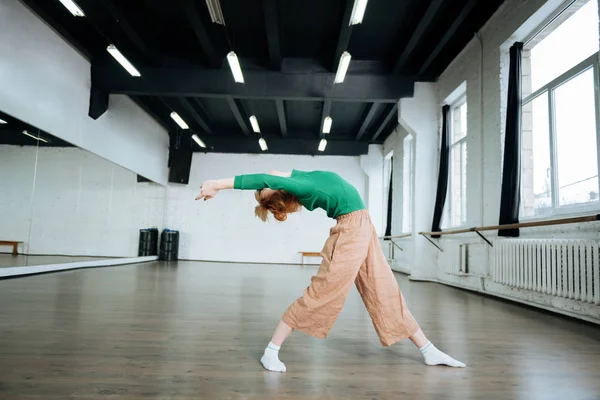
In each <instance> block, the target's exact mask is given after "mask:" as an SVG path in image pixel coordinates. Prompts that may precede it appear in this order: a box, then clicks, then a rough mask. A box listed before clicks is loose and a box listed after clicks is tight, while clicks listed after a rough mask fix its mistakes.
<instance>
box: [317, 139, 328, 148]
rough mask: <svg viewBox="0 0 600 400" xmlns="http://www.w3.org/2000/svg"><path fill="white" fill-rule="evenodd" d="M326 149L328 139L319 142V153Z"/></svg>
mask: <svg viewBox="0 0 600 400" xmlns="http://www.w3.org/2000/svg"><path fill="white" fill-rule="evenodd" d="M325 147H327V139H321V141H320V142H319V151H325Z"/></svg>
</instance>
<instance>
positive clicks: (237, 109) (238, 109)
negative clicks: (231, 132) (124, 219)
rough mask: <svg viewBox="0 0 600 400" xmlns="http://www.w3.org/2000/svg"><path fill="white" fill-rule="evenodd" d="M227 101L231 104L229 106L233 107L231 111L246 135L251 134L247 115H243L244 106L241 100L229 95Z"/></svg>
mask: <svg viewBox="0 0 600 400" xmlns="http://www.w3.org/2000/svg"><path fill="white" fill-rule="evenodd" d="M227 103H228V104H229V108H231V112H232V113H233V116H234V117H235V120H236V121H237V123H238V125H239V126H240V128H241V129H242V132H244V135H246V136H250V129H248V125H246V117H245V116H244V115H242V111H243V109H244V108H243V106H242V104H241V103H240V101H239V100H236V99H234V98H233V97H227Z"/></svg>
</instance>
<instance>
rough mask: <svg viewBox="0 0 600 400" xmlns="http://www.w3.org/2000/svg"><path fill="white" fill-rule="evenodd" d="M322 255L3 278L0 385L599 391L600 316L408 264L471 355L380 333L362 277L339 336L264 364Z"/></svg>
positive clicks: (25, 389) (96, 390)
mask: <svg viewBox="0 0 600 400" xmlns="http://www.w3.org/2000/svg"><path fill="white" fill-rule="evenodd" d="M315 271H316V269H315V268H314V267H310V268H304V269H302V268H300V267H295V266H265V265H252V264H249V265H241V264H219V263H197V262H179V263H176V264H172V265H166V264H163V263H158V262H155V263H148V264H141V265H133V266H120V267H110V268H98V269H93V270H80V271H70V272H63V273H56V274H48V275H38V276H32V277H26V278H19V279H8V280H2V281H0V304H1V305H2V306H1V307H0V371H1V373H0V399H11V400H12V399H98V398H106V399H111V400H113V399H127V400H135V399H151V398H156V399H219V400H222V399H240V400H241V399H278V400H287V399H289V400H291V399H303V400H305V399H335V400H342V399H344V400H345V399H361V400H364V399H367V400H373V399H377V400H384V399H403V400H409V399H423V400H429V399H461V400H464V399H488V400H489V399H520V400H525V399H543V400H550V399H569V400H578V399H590V400H591V399H598V398H600V327H596V326H592V325H586V324H583V323H579V322H575V321H572V320H568V319H564V318H562V317H558V316H553V315H549V314H545V313H542V312H539V311H537V310H533V309H530V308H525V307H522V306H520V305H517V304H512V303H505V302H500V301H497V300H494V299H491V298H486V297H482V296H479V295H475V294H471V293H469V292H465V291H461V290H456V289H453V288H449V287H445V286H442V285H437V284H433V283H414V282H408V280H407V279H406V277H404V276H402V275H398V276H397V278H398V281H399V282H400V284H401V287H402V288H403V291H404V294H405V297H406V299H407V301H408V302H409V306H410V307H411V309H412V311H413V314H415V316H416V317H417V320H419V322H420V323H421V326H422V328H423V330H424V331H425V333H426V334H427V335H428V336H429V338H430V339H431V340H432V341H433V342H434V343H435V344H436V345H437V346H438V347H439V348H440V349H441V350H443V351H446V352H448V353H449V354H451V355H452V356H454V357H456V358H457V359H459V360H461V361H464V362H466V363H467V364H468V368H466V369H450V368H445V367H427V366H425V365H424V364H422V361H421V360H422V358H421V355H420V354H419V352H418V351H417V350H416V349H415V348H414V347H413V346H412V344H411V343H410V342H408V341H406V342H402V343H399V344H397V345H395V346H393V347H392V348H383V347H381V346H380V345H379V342H378V339H377V336H376V335H375V332H374V331H373V328H372V326H371V323H370V320H369V316H368V314H367V313H366V311H365V310H364V308H363V306H362V302H361V300H360V297H359V296H358V294H357V292H356V290H353V291H352V293H351V295H350V298H349V299H348V302H347V304H346V307H345V308H344V310H343V311H342V315H341V316H340V318H339V320H338V322H337V324H336V326H335V327H334V330H333V331H332V333H331V335H330V337H329V339H327V340H325V341H322V340H318V339H314V338H311V337H308V336H306V335H304V334H302V333H295V334H293V335H292V337H291V338H290V339H289V340H288V341H287V342H286V343H285V346H284V347H283V348H282V350H281V353H280V356H281V359H282V361H284V362H285V363H286V364H287V367H288V372H287V373H285V374H275V373H270V372H266V371H264V370H263V369H262V367H261V365H260V364H259V358H260V356H261V353H262V350H263V349H264V347H265V345H266V344H267V343H268V341H269V339H270V335H271V334H272V331H273V329H274V328H275V325H276V324H277V322H278V320H279V316H280V315H281V313H282V312H283V311H284V310H285V308H286V307H287V305H288V304H289V303H290V302H292V301H293V300H294V299H295V298H296V296H297V295H298V294H300V293H301V291H302V289H303V288H304V287H305V286H306V285H307V284H308V282H309V278H310V276H311V274H312V273H314V272H315Z"/></svg>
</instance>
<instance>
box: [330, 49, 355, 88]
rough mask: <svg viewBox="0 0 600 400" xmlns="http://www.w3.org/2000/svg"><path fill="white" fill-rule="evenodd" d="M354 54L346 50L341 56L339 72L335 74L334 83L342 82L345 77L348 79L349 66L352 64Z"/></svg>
mask: <svg viewBox="0 0 600 400" xmlns="http://www.w3.org/2000/svg"><path fill="white" fill-rule="evenodd" d="M351 59H352V56H351V55H350V53H348V52H347V51H345V52H344V53H343V54H342V56H341V57H340V65H339V66H338V69H337V72H336V74H335V81H334V83H342V82H344V79H346V72H348V67H349V66H350V60H351Z"/></svg>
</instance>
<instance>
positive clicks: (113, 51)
mask: <svg viewBox="0 0 600 400" xmlns="http://www.w3.org/2000/svg"><path fill="white" fill-rule="evenodd" d="M106 51H108V52H109V53H110V55H111V56H113V58H114V59H115V60H117V62H118V63H119V64H121V66H122V67H123V68H125V70H127V72H129V74H130V75H131V76H135V77H139V76H142V74H140V71H138V70H137V69H136V68H135V67H134V66H133V64H131V63H130V62H129V60H128V59H126V58H125V56H124V55H123V54H122V53H121V52H120V51H119V49H117V48H116V47H115V45H114V44H111V45H110V46H108V47H107V48H106Z"/></svg>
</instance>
